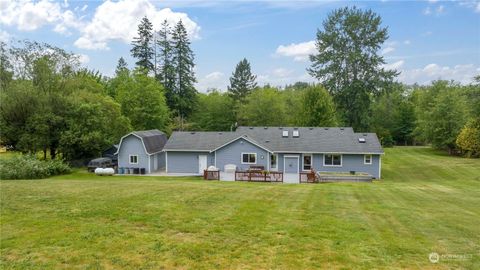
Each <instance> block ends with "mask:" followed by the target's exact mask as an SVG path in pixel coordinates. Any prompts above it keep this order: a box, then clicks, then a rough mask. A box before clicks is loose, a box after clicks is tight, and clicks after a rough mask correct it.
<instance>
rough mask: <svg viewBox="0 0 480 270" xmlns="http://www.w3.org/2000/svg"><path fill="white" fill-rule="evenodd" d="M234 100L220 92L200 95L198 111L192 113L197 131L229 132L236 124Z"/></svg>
mask: <svg viewBox="0 0 480 270" xmlns="http://www.w3.org/2000/svg"><path fill="white" fill-rule="evenodd" d="M233 106H234V101H233V99H232V98H231V97H230V96H229V95H227V94H222V93H220V92H218V91H212V92H210V93H208V94H199V95H198V104H197V109H196V110H195V111H194V112H193V113H192V116H191V118H190V119H191V121H192V122H193V123H192V124H193V128H194V129H195V130H206V131H227V130H230V129H231V128H232V126H233V125H234V123H235V113H234V111H233V110H232V107H233Z"/></svg>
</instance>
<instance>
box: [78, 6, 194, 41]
mask: <svg viewBox="0 0 480 270" xmlns="http://www.w3.org/2000/svg"><path fill="white" fill-rule="evenodd" d="M144 16H147V17H148V19H149V20H150V21H151V22H152V24H153V25H154V28H155V27H159V26H160V24H161V23H162V22H163V21H164V20H167V21H168V22H169V23H170V24H175V23H177V22H178V21H179V20H182V22H183V23H184V25H185V28H186V30H187V33H188V35H189V37H190V38H191V39H197V38H199V32H200V26H198V25H197V23H195V22H194V21H193V20H191V19H190V18H189V17H188V15H187V14H186V13H181V12H173V11H172V10H171V9H169V8H164V9H157V8H156V7H155V6H154V5H153V4H152V3H150V1H149V0H138V1H137V0H121V1H118V2H112V1H110V0H107V1H105V2H103V3H102V4H101V5H99V6H98V7H97V8H96V10H95V14H94V15H93V18H92V19H91V21H90V22H87V23H86V24H85V27H83V28H82V29H81V32H82V35H81V37H80V38H79V39H77V40H76V41H75V46H77V47H79V48H82V49H108V43H109V42H110V41H112V40H120V41H123V42H125V43H130V42H131V41H132V39H133V37H135V36H136V35H137V27H138V23H139V22H140V20H141V19H142V18H143V17H144Z"/></svg>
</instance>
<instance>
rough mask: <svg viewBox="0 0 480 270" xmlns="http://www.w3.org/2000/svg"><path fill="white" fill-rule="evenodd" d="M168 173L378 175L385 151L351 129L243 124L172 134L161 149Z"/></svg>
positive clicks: (375, 140)
mask: <svg viewBox="0 0 480 270" xmlns="http://www.w3.org/2000/svg"><path fill="white" fill-rule="evenodd" d="M163 151H164V153H165V163H166V172H167V173H191V174H202V173H203V170H205V169H207V168H208V167H209V166H215V167H216V168H219V170H220V171H223V170H224V168H225V166H226V165H228V166H230V167H231V165H235V166H236V170H248V169H250V168H252V167H256V168H258V167H261V168H263V169H264V170H267V171H279V172H283V173H286V174H298V173H300V172H305V171H310V170H311V169H314V170H315V171H320V172H351V171H355V172H363V173H368V174H370V175H372V176H373V177H374V178H377V179H378V178H380V177H381V155H383V154H384V152H383V149H382V147H381V145H380V142H379V140H378V138H377V136H376V134H375V133H355V132H354V131H353V129H352V128H350V127H298V128H295V127H245V126H241V127H238V128H237V129H236V131H233V132H173V134H172V135H171V137H170V138H169V140H168V142H167V144H166V145H165V147H164V149H163Z"/></svg>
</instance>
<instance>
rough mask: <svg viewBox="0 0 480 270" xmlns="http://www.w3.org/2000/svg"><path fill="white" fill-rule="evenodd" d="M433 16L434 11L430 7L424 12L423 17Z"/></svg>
mask: <svg viewBox="0 0 480 270" xmlns="http://www.w3.org/2000/svg"><path fill="white" fill-rule="evenodd" d="M430 14H432V10H431V9H430V7H427V8H426V9H425V10H423V15H430Z"/></svg>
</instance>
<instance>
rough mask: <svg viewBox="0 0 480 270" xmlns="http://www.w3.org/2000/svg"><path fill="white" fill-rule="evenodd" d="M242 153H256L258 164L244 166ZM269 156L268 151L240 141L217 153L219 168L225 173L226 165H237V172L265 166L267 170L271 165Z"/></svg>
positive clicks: (242, 140)
mask: <svg viewBox="0 0 480 270" xmlns="http://www.w3.org/2000/svg"><path fill="white" fill-rule="evenodd" d="M242 153H256V154H257V160H256V164H242V160H241V159H242V156H241V155H242ZM269 155H270V154H269V153H268V152H267V151H266V150H263V149H262V148H260V147H258V146H256V145H254V144H252V143H250V142H249V141H247V140H244V139H238V140H236V141H234V142H232V143H231V144H229V145H226V146H224V147H223V148H220V149H218V150H217V151H216V156H217V168H219V169H220V170H221V171H223V169H224V168H225V165H227V164H235V165H236V166H237V170H247V169H248V168H249V167H250V166H251V165H255V166H264V167H265V169H266V170H267V169H268V165H269ZM262 157H263V158H262Z"/></svg>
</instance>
